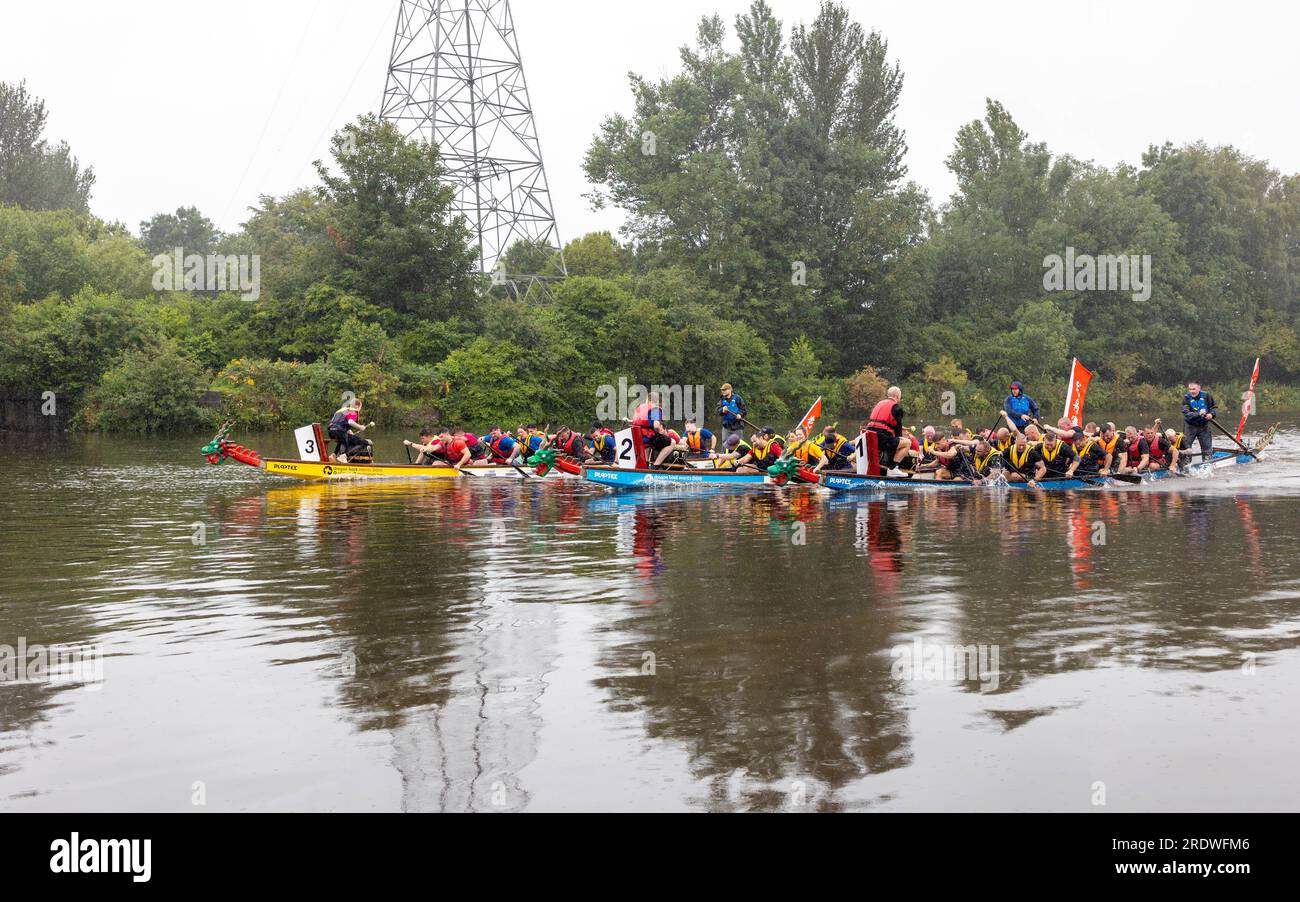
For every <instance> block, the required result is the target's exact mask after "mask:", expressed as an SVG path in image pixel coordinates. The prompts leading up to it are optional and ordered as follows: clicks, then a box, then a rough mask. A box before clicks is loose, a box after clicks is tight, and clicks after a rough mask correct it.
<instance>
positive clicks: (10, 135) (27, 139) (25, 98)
mask: <svg viewBox="0 0 1300 902" xmlns="http://www.w3.org/2000/svg"><path fill="white" fill-rule="evenodd" d="M47 116H48V114H47V113H46V111H45V101H43V100H40V99H38V98H35V97H32V96H31V95H30V94H28V93H27V83H26V82H19V83H18V84H17V85H12V84H8V83H5V82H0V205H4V204H16V205H18V206H20V207H23V208H25V209H28V210H73V211H76V212H78V213H85V212H86V211H87V210H88V209H89V205H90V189H91V188H92V187H93V186H94V184H95V173H94V171H93V170H92V169H91V168H90V167H86V168H85V169H84V170H83V169H82V168H81V164H80V163H78V162H77V158H76V157H74V156H73V155H72V151H71V150H70V149H69V148H68V145H67V143H59V144H57V145H53V146H51V145H50V143H49V142H48V141H47V140H46V139H45V137H44V134H45V121H46V118H47Z"/></svg>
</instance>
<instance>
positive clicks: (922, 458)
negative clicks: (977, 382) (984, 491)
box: [864, 411, 1192, 486]
mask: <svg viewBox="0 0 1300 902" xmlns="http://www.w3.org/2000/svg"><path fill="white" fill-rule="evenodd" d="M1002 417H1003V419H1004V420H1005V421H1006V423H1007V425H1006V426H1003V427H1001V428H999V429H997V430H988V429H985V430H981V431H980V433H979V434H978V435H973V434H972V433H971V431H970V430H969V429H967V428H965V427H964V426H963V425H962V422H961V421H960V420H953V421H952V424H951V425H952V430H951V432H947V433H944V434H943V435H939V434H938V433H937V431H936V430H935V428H934V427H933V426H926V427H925V429H923V430H922V432H921V436H920V437H919V438H918V437H917V436H916V435H914V434H913V433H911V432H910V431H905V432H904V435H903V436H902V437H901V438H899V439H898V441H897V443H896V447H895V448H892V449H887V450H888V459H887V462H888V463H891V464H892V469H891V470H890V471H889V475H891V476H908V475H911V474H912V473H924V472H933V473H934V476H935V478H936V479H943V480H952V479H968V480H971V481H974V482H981V481H983V480H985V479H990V478H997V477H999V476H1001V477H1002V478H1005V479H1006V480H1007V481H1008V482H1024V483H1028V484H1029V485H1031V486H1034V485H1037V484H1038V483H1039V482H1040V481H1041V480H1043V479H1070V478H1081V479H1086V478H1095V477H1104V476H1110V475H1112V474H1114V475H1121V476H1125V475H1127V476H1140V475H1142V474H1143V473H1149V472H1157V471H1162V470H1172V471H1175V472H1177V471H1181V470H1185V469H1186V467H1187V465H1188V464H1189V462H1190V460H1191V457H1192V454H1191V451H1190V448H1189V445H1188V442H1187V437H1186V435H1184V434H1183V433H1179V432H1176V431H1174V430H1173V429H1165V430H1163V431H1162V429H1161V426H1162V424H1161V422H1160V420H1159V419H1157V420H1156V421H1155V423H1154V424H1152V425H1150V426H1146V427H1144V428H1142V429H1138V428H1137V427H1134V426H1127V427H1125V428H1124V431H1123V432H1120V431H1119V430H1118V428H1117V427H1116V426H1115V424H1114V423H1106V424H1105V425H1103V426H1098V425H1097V424H1096V423H1088V424H1086V425H1084V426H1076V425H1074V424H1073V423H1072V422H1071V421H1070V419H1069V418H1067V417H1062V418H1061V419H1059V420H1057V422H1056V425H1055V426H1049V425H1045V424H1043V423H1042V422H1040V421H1039V420H1036V419H1034V420H1031V421H1030V422H1029V423H1028V424H1027V425H1026V426H1025V428H1024V429H1023V430H1021V429H1019V428H1018V427H1017V426H1016V425H1015V423H1014V421H1013V420H1012V419H1011V418H1010V417H1009V416H1008V415H1007V414H1006V412H1005V411H1004V412H1003V413H1002ZM867 428H871V427H870V426H869V425H868V426H864V430H865V429H867Z"/></svg>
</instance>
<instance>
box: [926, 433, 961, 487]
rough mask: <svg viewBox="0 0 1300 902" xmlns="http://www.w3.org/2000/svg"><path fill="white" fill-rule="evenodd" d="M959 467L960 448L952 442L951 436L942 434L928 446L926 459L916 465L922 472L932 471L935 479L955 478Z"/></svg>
mask: <svg viewBox="0 0 1300 902" xmlns="http://www.w3.org/2000/svg"><path fill="white" fill-rule="evenodd" d="M960 469H961V449H960V448H958V447H957V446H956V445H955V444H953V442H952V439H951V437H949V436H947V435H942V436H940V437H939V440H938V441H936V442H935V443H934V444H933V445H932V446H931V448H930V454H929V457H928V459H926V460H924V461H923V462H922V463H920V464H919V465H918V466H917V470H918V471H919V472H922V473H934V478H935V479H942V480H944V481H947V480H950V479H956V478H957V473H958V472H959V471H960Z"/></svg>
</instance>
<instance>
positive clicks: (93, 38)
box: [0, 0, 1300, 240]
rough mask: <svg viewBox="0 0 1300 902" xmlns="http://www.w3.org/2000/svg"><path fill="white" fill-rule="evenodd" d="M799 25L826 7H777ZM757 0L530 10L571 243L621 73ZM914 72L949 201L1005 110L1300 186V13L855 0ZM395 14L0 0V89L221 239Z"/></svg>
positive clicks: (311, 139)
mask: <svg viewBox="0 0 1300 902" xmlns="http://www.w3.org/2000/svg"><path fill="white" fill-rule="evenodd" d="M770 2H771V5H772V7H773V8H774V9H775V11H776V13H777V15H778V16H779V17H781V19H782V20H783V22H784V23H785V24H786V26H787V34H788V27H789V25H790V24H791V23H793V22H796V21H810V20H811V19H812V18H813V17H814V16H815V15H816V11H817V2H816V0H770ZM748 5H749V3H748V0H653V2H635V0H551V2H542V0H514V2H513V4H512V8H513V11H514V16H515V24H516V26H517V27H518V30H519V40H520V48H521V51H522V53H523V58H524V67H525V70H526V73H527V77H528V82H529V88H530V91H531V93H532V101H533V107H534V111H535V113H536V115H537V117H538V127H539V131H540V135H541V139H542V150H543V154H544V156H545V159H546V165H547V172H548V175H549V177H550V182H551V190H552V194H553V196H554V201H555V208H556V216H557V218H558V220H559V227H560V231H561V235H562V236H563V237H564V239H565V240H568V239H571V238H573V237H576V236H578V235H581V234H583V233H585V232H587V231H591V230H595V229H611V230H613V229H617V227H618V225H619V224H620V222H621V216H620V215H619V214H618V212H617V211H605V212H602V213H595V212H593V211H591V210H590V209H589V206H588V204H587V202H586V201H585V200H583V198H582V195H583V194H584V193H586V192H587V191H588V190H589V186H588V184H587V182H586V180H585V179H584V178H583V176H582V169H581V163H582V155H583V153H584V151H585V150H586V148H587V145H588V144H589V143H590V140H591V137H592V135H593V134H595V132H596V129H597V126H598V124H599V122H600V120H601V119H602V118H603V117H604V116H605V115H607V114H609V113H611V112H614V111H627V110H629V109H630V94H629V91H628V89H627V79H626V73H627V72H628V71H635V72H638V73H640V74H643V75H646V76H650V77H655V78H657V77H661V76H666V75H669V74H671V73H672V72H674V71H676V70H677V68H678V48H679V47H680V46H681V45H682V44H684V43H688V42H692V41H693V39H694V34H695V24H696V22H697V20H698V18H699V17H700V15H701V14H703V13H705V12H713V11H716V12H718V13H720V14H722V15H723V17H724V19H725V20H726V21H727V22H728V24H729V25H730V23H731V22H732V21H733V20H734V17H735V16H736V15H737V14H738V13H740V12H742V11H743V10H744V9H746V8H747V7H748ZM847 6H848V7H849V9H850V10H851V11H852V12H853V14H854V16H855V18H857V20H858V21H859V22H861V23H862V24H863V25H864V26H866V27H867V28H868V29H872V28H875V29H879V30H880V31H881V32H882V33H883V34H884V36H885V38H886V39H887V40H888V41H889V45H890V53H891V54H892V55H893V56H894V57H895V58H897V59H898V60H899V61H900V62H901V63H902V67H903V71H904V74H905V76H906V83H905V86H904V91H903V98H902V105H901V109H900V112H899V119H900V122H901V124H902V126H903V128H904V129H905V130H906V132H907V138H908V143H909V146H910V151H909V154H908V165H909V167H910V176H911V177H912V178H914V179H916V180H917V181H918V182H920V183H921V184H922V185H923V186H924V187H925V188H927V189H928V190H929V191H930V193H931V195H932V196H933V197H934V198H935V199H936V200H943V199H946V198H947V197H948V195H949V194H950V193H951V191H952V188H953V183H952V180H951V178H950V177H949V175H948V172H947V170H946V169H945V168H944V165H943V159H944V157H945V156H946V155H947V154H948V152H949V151H950V149H951V146H952V141H953V136H954V134H955V133H956V130H957V128H958V127H959V126H961V125H962V124H963V123H965V122H968V121H970V120H971V119H975V118H979V117H980V116H981V115H982V112H983V107H984V98H985V97H994V98H996V99H998V100H1001V101H1002V102H1003V103H1004V104H1006V105H1007V107H1008V108H1009V109H1010V110H1011V112H1012V114H1013V115H1014V116H1015V118H1016V119H1017V121H1018V122H1019V123H1020V125H1021V126H1022V127H1023V128H1025V129H1026V130H1027V131H1028V132H1029V134H1030V136H1031V137H1032V138H1033V139H1035V140H1044V141H1046V142H1047V143H1048V145H1049V147H1050V148H1051V149H1052V150H1053V151H1055V152H1070V153H1073V154H1074V155H1076V156H1079V157H1082V158H1084V159H1093V160H1096V161H1097V162H1099V163H1103V164H1106V165H1113V164H1115V163H1117V162H1120V161H1128V162H1133V163H1137V162H1138V161H1139V158H1140V156H1141V153H1142V151H1143V150H1144V149H1145V148H1146V147H1147V145H1148V144H1150V143H1160V142H1163V141H1166V140H1171V141H1174V142H1175V143H1181V142H1185V141H1190V140H1194V139H1197V138H1204V139H1205V140H1207V141H1209V142H1211V143H1214V144H1220V143H1232V144H1236V145H1238V146H1239V147H1242V148H1243V149H1245V150H1247V151H1248V152H1250V153H1252V154H1254V155H1256V156H1259V157H1262V158H1265V159H1268V160H1270V161H1271V162H1272V163H1273V165H1274V166H1275V167H1277V168H1279V169H1281V170H1283V171H1284V172H1290V173H1293V172H1296V171H1300V125H1298V124H1297V123H1298V122H1300V119H1298V118H1297V103H1296V91H1297V88H1298V87H1300V53H1298V52H1297V49H1296V35H1297V34H1300V6H1297V5H1295V4H1282V3H1276V2H1274V3H1262V2H1240V0H1239V2H1234V3H1229V4H1224V3H1221V2H1216V3H1208V2H1157V0H1146V2H1138V0H1129V2H1112V0H1096V2H1089V0H1076V2H1070V3H1051V2H1002V3H976V2H970V0H965V2H925V3H922V2H905V3H892V4H885V3H867V2H865V0H848V2H847ZM397 7H398V3H397V0H260V2H246V0H225V2H222V3H212V2H205V3H200V2H197V0H165V2H164V0H125V2H118V3H105V2H103V0H94V2H89V0H84V2H83V0H63V2H60V3H57V4H56V3H48V2H35V0H6V2H5V3H4V8H3V12H2V13H0V80H3V81H18V80H21V79H26V80H27V82H28V87H29V89H30V90H31V91H32V92H33V93H35V94H37V95H39V96H42V97H44V98H45V99H46V101H47V103H48V106H49V109H50V112H51V115H50V125H49V130H48V131H49V136H50V137H52V138H54V139H56V140H57V139H65V140H67V141H68V142H69V143H70V144H71V145H72V147H73V150H74V152H75V153H76V154H77V156H78V157H79V158H80V159H81V160H82V161H83V162H84V163H89V164H92V165H93V166H94V168H95V172H96V174H97V176H98V182H97V184H96V186H95V192H94V196H93V199H92V208H93V209H94V211H95V212H96V213H97V214H99V215H100V216H102V217H104V218H107V219H113V220H119V221H122V222H124V223H126V224H127V225H129V226H130V227H131V228H132V230H136V229H137V228H138V225H139V222H140V220H142V219H145V218H147V217H148V216H150V215H152V214H153V213H155V212H158V211H160V210H172V209H174V208H176V207H178V206H182V205H189V204H194V205H197V206H198V207H199V209H201V210H202V211H203V212H204V213H205V214H207V215H208V216H209V217H210V218H212V219H213V220H214V221H216V223H217V224H218V225H219V226H220V227H222V228H223V229H226V230H232V229H234V228H235V227H236V226H237V225H238V223H239V222H240V221H242V220H243V219H244V218H245V209H246V208H247V207H248V206H249V205H250V204H252V203H254V202H255V201H256V199H257V197H258V195H259V194H276V195H278V194H284V193H286V192H288V191H290V190H291V189H293V188H295V187H300V186H303V185H307V184H312V183H314V179H315V177H314V173H313V172H312V169H311V161H312V160H314V159H317V158H319V157H322V156H325V155H326V153H327V140H328V137H329V135H330V134H331V133H332V132H333V131H334V130H336V129H337V128H339V127H340V126H342V125H344V124H345V123H347V122H348V121H350V120H351V119H353V118H355V117H356V116H357V115H359V114H361V113H364V112H370V111H377V108H378V104H379V99H380V95H381V94H382V91H383V86H384V76H385V67H386V65H387V60H388V53H389V49H390V43H391V39H392V30H393V26H394V22H395V18H396V11H397Z"/></svg>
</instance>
